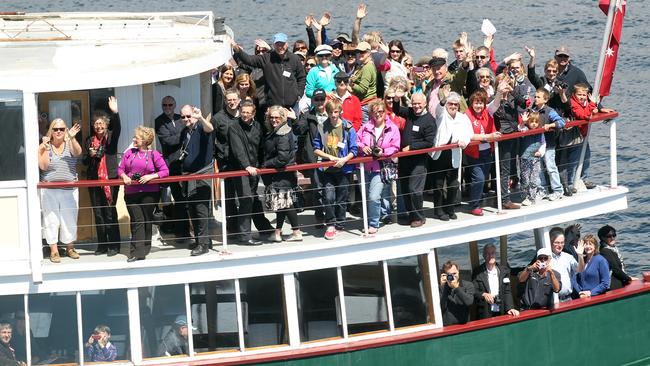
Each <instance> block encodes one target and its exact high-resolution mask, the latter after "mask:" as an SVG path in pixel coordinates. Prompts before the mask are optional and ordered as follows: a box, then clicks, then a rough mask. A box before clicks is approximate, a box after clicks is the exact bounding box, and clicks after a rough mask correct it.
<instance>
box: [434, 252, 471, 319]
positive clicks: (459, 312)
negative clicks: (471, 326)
mask: <svg viewBox="0 0 650 366" xmlns="http://www.w3.org/2000/svg"><path fill="white" fill-rule="evenodd" d="M473 303H474V285H473V284H472V282H471V281H464V280H462V279H461V278H460V267H459V266H458V264H456V263H455V262H452V261H447V262H445V264H444V265H443V266H442V273H441V274H440V308H441V310H442V324H443V325H453V324H465V323H467V322H468V321H469V307H470V306H471V305H472V304H473Z"/></svg>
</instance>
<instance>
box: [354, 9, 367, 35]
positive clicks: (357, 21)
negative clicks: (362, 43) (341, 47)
mask: <svg viewBox="0 0 650 366" xmlns="http://www.w3.org/2000/svg"><path fill="white" fill-rule="evenodd" d="M366 15H368V9H367V7H366V4H359V6H358V7H357V17H356V18H355V19H354V24H353V25H352V44H359V32H360V30H361V20H363V18H365V17H366Z"/></svg>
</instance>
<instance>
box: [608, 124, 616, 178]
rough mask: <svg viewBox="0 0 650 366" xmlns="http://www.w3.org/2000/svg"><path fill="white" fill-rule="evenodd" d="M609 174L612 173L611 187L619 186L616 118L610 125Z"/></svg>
mask: <svg viewBox="0 0 650 366" xmlns="http://www.w3.org/2000/svg"><path fill="white" fill-rule="evenodd" d="M609 170H610V172H609V174H610V179H611V181H610V183H609V185H610V187H612V188H616V187H618V175H617V170H618V166H617V163H616V120H612V121H611V123H610V125H609Z"/></svg>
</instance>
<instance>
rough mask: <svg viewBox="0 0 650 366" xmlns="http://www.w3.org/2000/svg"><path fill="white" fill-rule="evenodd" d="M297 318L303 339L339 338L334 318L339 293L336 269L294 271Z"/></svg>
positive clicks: (340, 331) (338, 329) (341, 333)
mask: <svg viewBox="0 0 650 366" xmlns="http://www.w3.org/2000/svg"><path fill="white" fill-rule="evenodd" d="M295 280H296V293H297V295H296V296H297V298H298V319H299V322H300V340H301V341H302V342H308V341H315V340H318V339H325V338H333V337H342V336H343V332H342V329H341V327H340V326H339V324H338V322H337V320H336V314H337V312H339V311H340V310H339V308H338V306H337V305H336V299H337V297H338V295H339V290H338V281H337V278H336V268H328V269H322V270H318V271H307V272H300V273H296V274H295Z"/></svg>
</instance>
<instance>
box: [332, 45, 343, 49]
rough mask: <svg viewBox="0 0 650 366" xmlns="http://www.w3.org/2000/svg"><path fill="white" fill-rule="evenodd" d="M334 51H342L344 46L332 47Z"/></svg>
mask: <svg viewBox="0 0 650 366" xmlns="http://www.w3.org/2000/svg"><path fill="white" fill-rule="evenodd" d="M332 49H335V50H342V49H343V45H342V44H337V45H335V46H332Z"/></svg>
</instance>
